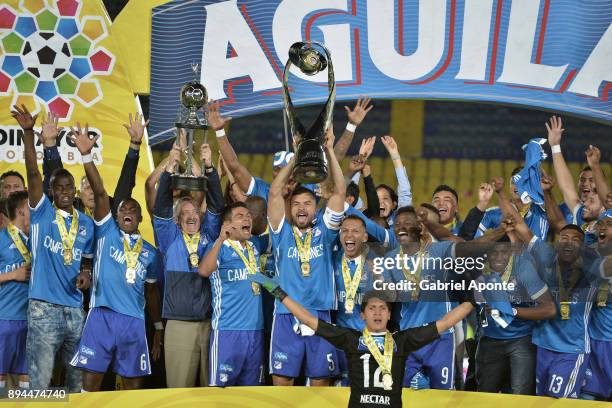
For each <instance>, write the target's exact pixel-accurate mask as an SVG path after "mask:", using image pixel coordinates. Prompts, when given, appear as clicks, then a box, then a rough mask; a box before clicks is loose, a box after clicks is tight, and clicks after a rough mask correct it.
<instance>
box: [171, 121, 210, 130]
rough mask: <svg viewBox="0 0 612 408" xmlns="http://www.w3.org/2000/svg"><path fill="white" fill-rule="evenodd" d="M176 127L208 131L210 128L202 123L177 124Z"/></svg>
mask: <svg viewBox="0 0 612 408" xmlns="http://www.w3.org/2000/svg"><path fill="white" fill-rule="evenodd" d="M174 126H176V127H177V128H179V129H208V126H207V125H204V124H202V123H181V122H175V123H174Z"/></svg>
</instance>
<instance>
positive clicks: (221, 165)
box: [217, 152, 227, 179]
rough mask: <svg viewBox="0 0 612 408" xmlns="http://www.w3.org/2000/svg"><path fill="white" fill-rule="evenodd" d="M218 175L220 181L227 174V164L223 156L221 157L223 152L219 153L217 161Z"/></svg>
mask: <svg viewBox="0 0 612 408" xmlns="http://www.w3.org/2000/svg"><path fill="white" fill-rule="evenodd" d="M217 173H219V179H222V178H223V177H225V175H226V174H227V171H226V169H225V162H224V161H223V156H221V152H219V159H218V160H217Z"/></svg>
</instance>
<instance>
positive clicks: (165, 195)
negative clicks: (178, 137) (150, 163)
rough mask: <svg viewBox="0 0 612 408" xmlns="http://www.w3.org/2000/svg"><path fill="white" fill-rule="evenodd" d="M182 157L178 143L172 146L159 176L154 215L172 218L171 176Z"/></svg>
mask: <svg viewBox="0 0 612 408" xmlns="http://www.w3.org/2000/svg"><path fill="white" fill-rule="evenodd" d="M180 157H181V149H180V147H178V146H177V145H176V144H175V145H174V146H172V150H171V151H170V155H169V156H168V161H167V162H166V167H165V169H164V171H163V172H162V174H161V175H160V177H159V186H158V188H157V193H156V195H155V205H154V206H153V215H154V216H156V217H159V218H165V219H170V218H172V186H171V180H170V176H171V175H172V173H173V172H174V168H175V166H176V163H177V162H178V160H179V158H180Z"/></svg>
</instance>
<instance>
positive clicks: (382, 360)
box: [363, 328, 393, 375]
mask: <svg viewBox="0 0 612 408" xmlns="http://www.w3.org/2000/svg"><path fill="white" fill-rule="evenodd" d="M363 342H364V344H365V345H366V346H367V347H368V350H370V354H372V357H374V360H376V362H377V363H378V366H379V367H380V370H381V371H382V374H383V375H384V374H391V364H392V363H393V336H392V335H391V333H390V332H389V331H387V333H386V334H385V345H384V355H383V354H380V350H379V349H378V345H377V344H376V342H375V341H374V339H373V338H372V335H371V334H370V332H369V331H368V329H367V328H364V329H363Z"/></svg>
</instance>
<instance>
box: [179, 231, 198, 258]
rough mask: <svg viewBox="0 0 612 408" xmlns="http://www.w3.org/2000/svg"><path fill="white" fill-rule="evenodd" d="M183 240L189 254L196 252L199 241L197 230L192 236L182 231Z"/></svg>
mask: <svg viewBox="0 0 612 408" xmlns="http://www.w3.org/2000/svg"><path fill="white" fill-rule="evenodd" d="M183 241H185V246H186V247H187V252H189V255H191V254H194V253H195V254H197V253H198V243H199V242H200V233H199V232H196V233H195V234H193V235H192V236H189V234H187V233H186V232H183Z"/></svg>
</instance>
